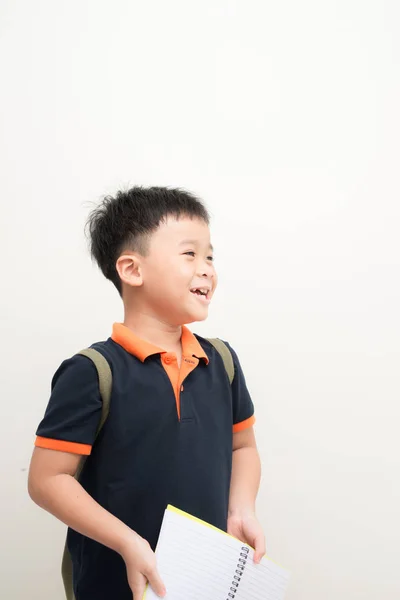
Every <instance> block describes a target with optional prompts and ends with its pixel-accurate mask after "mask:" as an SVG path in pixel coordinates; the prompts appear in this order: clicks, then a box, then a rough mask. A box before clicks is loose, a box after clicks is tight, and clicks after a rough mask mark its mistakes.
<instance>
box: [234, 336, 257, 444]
mask: <svg viewBox="0 0 400 600" xmlns="http://www.w3.org/2000/svg"><path fill="white" fill-rule="evenodd" d="M227 346H228V348H229V350H230V351H231V354H232V358H233V364H234V367H235V376H234V378H233V381H232V409H233V432H234V433H237V432H239V431H243V430H244V429H247V428H248V427H251V426H252V425H254V423H255V417H254V405H253V401H252V399H251V397H250V393H249V390H248V389H247V385H246V379H245V376H244V373H243V370H242V367H241V366H240V362H239V358H238V356H237V354H236V352H235V351H234V349H233V348H232V347H231V346H230V345H229V344H227Z"/></svg>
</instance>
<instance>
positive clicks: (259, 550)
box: [254, 534, 266, 563]
mask: <svg viewBox="0 0 400 600" xmlns="http://www.w3.org/2000/svg"><path fill="white" fill-rule="evenodd" d="M254 548H255V552H254V562H255V563H259V562H260V560H261V559H262V557H263V556H264V554H265V552H266V548H265V537H264V535H263V534H260V535H259V536H257V537H256V539H255V540H254Z"/></svg>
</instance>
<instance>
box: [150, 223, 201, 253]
mask: <svg viewBox="0 0 400 600" xmlns="http://www.w3.org/2000/svg"><path fill="white" fill-rule="evenodd" d="M184 242H193V243H197V244H202V245H203V244H204V245H210V228H209V226H208V225H207V223H206V222H205V221H203V220H202V219H198V218H193V219H191V218H190V217H185V216H182V217H179V218H176V217H172V216H169V217H167V218H166V219H165V221H162V222H161V223H160V225H159V227H158V229H157V230H156V231H155V232H154V233H153V234H152V236H151V245H152V246H159V245H162V244H169V245H173V246H175V245H179V244H183V243H184Z"/></svg>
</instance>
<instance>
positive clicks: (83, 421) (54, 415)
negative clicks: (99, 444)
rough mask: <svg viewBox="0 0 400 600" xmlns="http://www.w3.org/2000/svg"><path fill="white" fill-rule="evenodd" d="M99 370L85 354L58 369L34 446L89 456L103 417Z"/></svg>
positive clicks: (74, 357)
mask: <svg viewBox="0 0 400 600" xmlns="http://www.w3.org/2000/svg"><path fill="white" fill-rule="evenodd" d="M101 406H102V402H101V396H100V391H99V383H98V376H97V370H96V367H95V366H94V364H93V363H92V361H91V360H90V359H88V358H86V357H85V356H81V355H76V356H73V357H72V358H70V359H68V360H65V361H64V362H63V363H62V364H61V366H60V367H59V368H58V370H57V371H56V373H55V375H54V377H53V380H52V384H51V396H50V400H49V403H48V405H47V409H46V412H45V415H44V418H43V420H42V421H41V423H40V425H39V427H38V429H37V431H36V436H37V437H36V441H35V446H38V447H40V448H49V449H50V450H60V451H63V452H71V453H73V454H82V455H88V454H90V453H91V449H92V445H93V443H94V440H95V437H96V431H97V427H98V425H99V422H100V418H101Z"/></svg>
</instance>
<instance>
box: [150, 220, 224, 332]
mask: <svg viewBox="0 0 400 600" xmlns="http://www.w3.org/2000/svg"><path fill="white" fill-rule="evenodd" d="M212 260H213V251H212V246H211V242H210V230H209V227H208V225H207V224H206V223H205V222H204V221H202V220H200V219H190V218H188V217H181V218H180V219H176V218H174V217H168V218H167V219H166V221H165V222H164V223H161V225H160V226H159V228H158V229H157V230H156V231H155V232H154V233H153V234H152V235H151V238H150V241H149V251H148V254H147V256H145V257H141V258H140V264H141V275H142V285H141V286H140V288H141V289H140V294H141V300H142V304H144V305H145V306H147V307H148V309H149V311H151V314H153V315H154V316H157V317H158V318H161V319H162V320H163V321H164V322H165V323H168V324H171V325H183V324H185V323H192V322H194V321H202V320H204V319H206V318H207V316H208V306H209V304H210V301H211V298H212V295H213V293H214V290H215V288H216V285H217V275H216V272H215V269H214V265H213V262H212Z"/></svg>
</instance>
